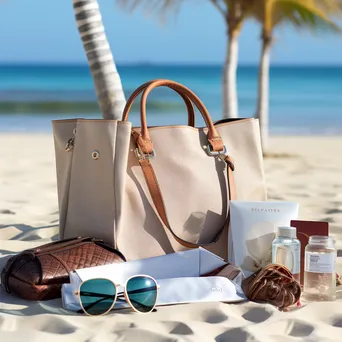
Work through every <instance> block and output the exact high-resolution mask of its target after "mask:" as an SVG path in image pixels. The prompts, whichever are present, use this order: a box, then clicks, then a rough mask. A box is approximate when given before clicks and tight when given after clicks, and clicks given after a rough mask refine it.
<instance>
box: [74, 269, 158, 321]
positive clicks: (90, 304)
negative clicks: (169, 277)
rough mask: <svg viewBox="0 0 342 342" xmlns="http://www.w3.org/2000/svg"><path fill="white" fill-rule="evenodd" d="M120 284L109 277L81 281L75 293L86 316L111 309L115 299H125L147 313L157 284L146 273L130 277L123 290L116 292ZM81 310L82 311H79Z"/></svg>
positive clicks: (153, 302)
mask: <svg viewBox="0 0 342 342" xmlns="http://www.w3.org/2000/svg"><path fill="white" fill-rule="evenodd" d="M119 286H121V285H120V284H114V283H113V282H112V281H111V280H109V279H103V278H98V279H89V280H86V281H84V282H83V283H81V285H80V287H79V289H78V290H76V291H75V295H77V296H78V298H79V301H80V305H81V308H82V310H83V312H84V313H85V314H86V315H88V316H100V315H105V314H107V313H108V312H109V311H110V310H112V309H113V307H114V305H115V302H116V301H126V302H127V303H128V304H129V305H130V306H131V308H132V309H133V310H134V311H136V312H139V313H149V312H151V311H153V309H154V308H155V306H156V302H157V296H158V289H159V285H158V284H157V282H156V280H155V279H154V278H152V277H150V276H147V275H136V276H133V277H130V278H129V279H128V280H127V281H126V284H125V286H124V291H123V292H118V287H119ZM80 312H82V311H80Z"/></svg>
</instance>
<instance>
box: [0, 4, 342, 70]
mask: <svg viewBox="0 0 342 342" xmlns="http://www.w3.org/2000/svg"><path fill="white" fill-rule="evenodd" d="M99 3H100V6H101V11H102V15H103V20H104V24H105V27H106V32H107V36H108V39H109V41H110V45H111V47H112V51H113V54H114V58H115V60H116V62H117V63H135V62H151V63H182V62H186V63H193V62H195V63H222V61H223V59H224V54H225V49H226V36H225V26H224V23H223V20H222V19H221V16H220V14H219V13H218V11H217V10H216V9H215V8H214V7H213V6H212V5H211V4H210V3H209V1H208V0H189V3H188V4H186V5H184V6H183V7H182V10H181V11H180V13H178V15H177V16H170V17H169V19H168V21H167V23H166V24H161V22H160V20H158V19H157V18H155V17H153V18H151V17H148V16H147V14H146V13H144V11H143V10H141V9H139V10H138V11H136V12H135V13H134V14H127V13H126V12H123V11H122V10H121V9H120V8H119V7H118V6H115V0H99ZM259 36H260V27H259V26H258V25H257V24H256V23H253V22H247V23H246V25H245V27H244V30H243V33H242V36H241V39H240V59H239V61H240V63H241V64H257V63H258V59H259V52H260V42H259ZM276 38H277V40H276V43H275V46H274V48H273V53H272V62H273V63H274V64H341V63H342V36H337V35H334V34H322V33H321V34H320V35H318V36H314V35H313V34H312V33H307V32H297V31H294V30H293V29H291V28H290V27H288V26H284V27H282V28H280V29H278V30H277V31H276ZM0 42H1V48H0V63H1V62H2V63H3V62H6V63H8V62H15V63H20V62H30V63H37V62H38V63H39V62H44V63H56V62H57V63H86V59H85V55H84V52H83V48H82V45H81V42H80V39H79V36H78V32H77V29H76V25H75V20H74V14H73V9H72V0H1V1H0Z"/></svg>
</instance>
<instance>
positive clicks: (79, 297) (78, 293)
mask: <svg viewBox="0 0 342 342" xmlns="http://www.w3.org/2000/svg"><path fill="white" fill-rule="evenodd" d="M137 277H145V278H149V279H151V280H153V282H154V283H155V284H156V292H157V293H156V301H155V303H154V305H153V307H152V309H151V310H150V311H146V312H142V311H139V310H137V309H136V308H135V307H134V306H133V305H132V303H131V300H130V299H129V297H128V294H127V283H128V282H129V281H130V280H131V279H132V278H137ZM90 280H107V281H109V282H111V283H112V284H113V285H114V287H115V297H114V299H113V303H112V305H111V306H110V308H109V309H108V310H107V311H106V312H104V313H102V314H100V315H92V314H90V313H88V312H87V311H86V310H85V309H84V307H83V304H82V300H81V286H82V285H83V284H84V283H86V282H87V281H90ZM120 286H122V285H121V284H115V283H114V282H113V281H112V280H110V279H107V278H92V279H87V280H85V281H82V283H81V284H80V286H79V287H78V290H75V291H74V294H75V295H76V296H77V297H78V301H79V302H80V306H81V308H82V311H83V312H84V313H85V314H86V315H87V316H104V315H106V314H107V313H108V312H110V311H111V310H112V309H113V307H114V305H115V303H116V300H117V298H118V291H117V289H118V287H120ZM159 288H160V286H159V285H158V283H157V281H156V280H155V279H154V278H153V277H151V276H148V275H145V274H137V275H134V276H131V277H129V278H128V279H127V280H126V282H125V285H124V296H125V300H126V302H127V303H128V304H129V305H130V307H131V308H132V309H133V311H135V312H137V313H140V314H147V313H150V312H152V311H153V310H154V308H155V307H156V304H157V300H158V290H159Z"/></svg>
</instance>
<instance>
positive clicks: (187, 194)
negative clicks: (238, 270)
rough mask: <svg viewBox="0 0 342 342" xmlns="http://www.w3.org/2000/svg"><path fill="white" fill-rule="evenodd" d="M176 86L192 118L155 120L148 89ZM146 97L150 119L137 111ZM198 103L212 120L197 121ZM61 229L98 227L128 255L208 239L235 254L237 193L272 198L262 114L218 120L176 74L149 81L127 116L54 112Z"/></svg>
mask: <svg viewBox="0 0 342 342" xmlns="http://www.w3.org/2000/svg"><path fill="white" fill-rule="evenodd" d="M160 86H167V87H169V88H171V89H173V90H175V91H176V92H177V93H178V94H180V96H181V97H182V98H183V100H184V102H185V104H186V107H187V110H188V116H189V126H181V125H180V126H158V127H148V124H147V120H148V118H147V116H146V99H147V96H148V94H149V93H150V92H151V90H152V89H153V88H156V87H160ZM141 92H142V96H141V102H140V112H141V127H137V128H133V127H132V124H131V123H130V122H129V121H128V114H129V111H130V108H131V106H132V104H133V101H134V100H135V98H136V97H137V96H138V95H139V94H140V93H141ZM192 103H193V104H195V105H196V107H197V108H198V110H199V111H200V113H201V114H202V117H203V119H204V121H205V123H206V127H204V128H195V127H193V126H194V108H193V105H192ZM53 132H54V140H55V150H56V165H57V184H58V199H59V210H60V238H71V237H76V236H93V237H97V238H101V239H104V240H105V242H107V243H110V244H111V245H113V246H115V247H116V248H118V249H119V250H120V251H121V252H122V253H123V254H124V255H125V256H126V258H127V259H128V260H134V259H140V258H148V257H152V256H157V255H162V254H167V253H173V252H175V251H182V250H185V249H188V248H196V247H199V246H202V247H204V248H207V249H209V250H211V251H212V252H214V253H216V254H218V255H220V256H222V257H224V258H225V259H227V253H228V251H227V249H228V248H227V247H228V226H229V200H230V199H238V200H249V201H251V200H255V201H257V200H265V199H266V191H265V182H264V174H263V161H262V151H261V144H260V133H259V124H258V121H257V120H255V119H239V120H236V119H235V120H221V121H219V122H217V123H215V124H213V122H212V119H211V117H210V115H209V113H208V111H207V109H206V108H205V106H204V104H203V103H202V102H201V100H200V99H199V98H198V97H197V96H196V95H195V94H194V93H193V92H192V91H190V90H189V89H188V88H186V87H184V86H183V85H181V84H179V83H176V82H173V81H169V80H155V81H151V82H148V83H146V84H144V85H142V86H141V87H139V88H138V89H137V90H136V91H135V92H134V93H133V94H132V95H131V97H130V98H129V99H128V101H127V104H126V107H125V110H124V113H123V118H122V121H116V120H88V119H73V120H57V121H53Z"/></svg>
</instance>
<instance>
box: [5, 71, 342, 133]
mask: <svg viewBox="0 0 342 342" xmlns="http://www.w3.org/2000/svg"><path fill="white" fill-rule="evenodd" d="M118 70H119V73H120V76H121V80H122V83H123V86H124V90H125V94H126V97H128V96H129V94H130V93H131V92H132V91H133V90H134V89H135V88H137V87H138V86H139V85H141V84H142V83H144V82H146V81H148V80H151V79H155V78H168V79H172V80H175V81H178V82H180V83H183V84H184V85H186V86H188V87H189V88H190V89H192V90H193V91H194V92H195V93H197V94H198V95H199V96H200V98H201V99H202V100H203V102H204V103H205V105H206V106H207V108H208V109H209V111H210V113H211V115H212V117H213V120H218V119H220V118H221V108H222V105H221V72H222V67H221V66H218V65H213V66H204V65H177V66H176V65H131V66H120V65H119V66H118ZM257 71H258V70H257V67H253V66H251V67H249V66H242V67H240V68H239V70H238V94H239V114H240V116H241V117H252V116H254V114H255V107H256V97H257ZM270 82H271V85H270V99H271V100H270V130H271V133H273V134H303V135H306V134H327V135H329V134H342V66H341V67H323V66H320V67H301V66H288V67H286V66H282V67H280V66H277V67H272V68H271V80H270ZM148 103H149V105H148V124H150V125H159V124H160V125H163V124H184V123H186V122H187V115H186V111H185V107H184V105H183V104H182V101H181V100H180V99H179V98H178V97H177V96H176V94H174V93H173V92H172V91H171V90H167V89H165V88H164V89H157V90H155V91H153V93H152V94H151V97H150V98H149V102H148ZM131 114H132V115H131V117H130V120H131V121H133V123H134V125H139V118H138V112H137V107H135V108H134V110H133V111H132V113H131ZM73 117H94V118H99V117H100V114H99V111H98V109H97V107H96V96H95V93H94V90H93V84H92V79H91V75H90V72H89V69H88V66H86V65H84V66H79V65H78V66H75V65H74V66H71V65H70V66H67V65H56V66H43V65H35V66H33V65H31V66H23V65H22V66H8V65H7V66H0V131H1V132H4V131H11V132H23V131H29V132H33V131H34V132H36V131H39V132H50V131H51V120H53V119H58V118H73ZM197 122H198V125H203V121H202V120H200V119H198V120H197Z"/></svg>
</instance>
